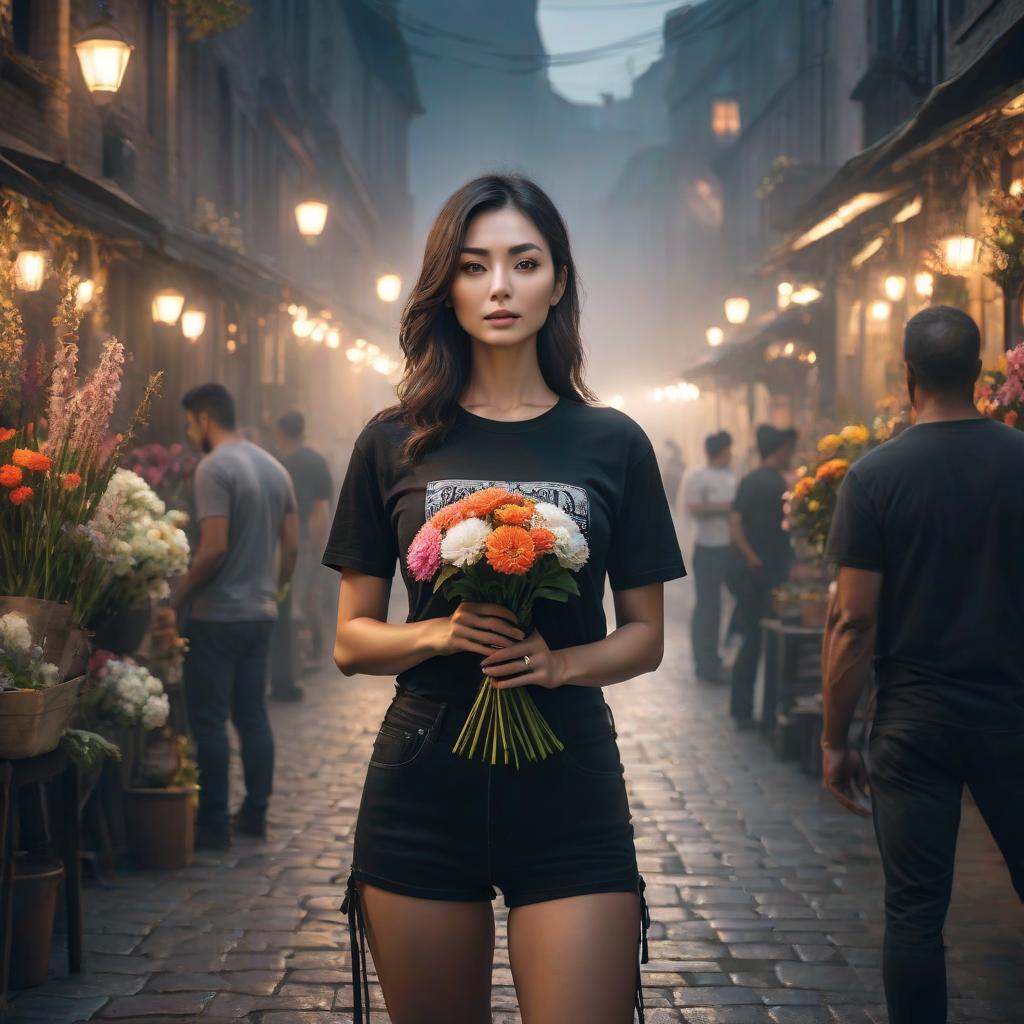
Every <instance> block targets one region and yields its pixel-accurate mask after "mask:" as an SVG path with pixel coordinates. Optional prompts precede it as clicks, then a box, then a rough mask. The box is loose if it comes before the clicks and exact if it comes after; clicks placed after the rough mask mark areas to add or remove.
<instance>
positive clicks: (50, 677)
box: [39, 661, 60, 687]
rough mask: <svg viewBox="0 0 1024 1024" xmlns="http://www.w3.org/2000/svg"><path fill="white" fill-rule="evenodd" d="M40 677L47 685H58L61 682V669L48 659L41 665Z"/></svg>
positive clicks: (43, 683)
mask: <svg viewBox="0 0 1024 1024" xmlns="http://www.w3.org/2000/svg"><path fill="white" fill-rule="evenodd" d="M39 678H40V681H41V682H42V685H43V686H44V687H45V686H56V685H57V683H59V682H60V669H59V668H58V667H57V666H56V665H52V664H50V662H48V661H44V662H43V663H42V665H40V666H39Z"/></svg>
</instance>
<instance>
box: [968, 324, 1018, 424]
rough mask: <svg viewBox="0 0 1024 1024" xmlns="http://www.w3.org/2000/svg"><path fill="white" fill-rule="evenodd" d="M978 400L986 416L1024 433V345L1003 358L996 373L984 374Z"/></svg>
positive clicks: (980, 380) (978, 390) (990, 371)
mask: <svg viewBox="0 0 1024 1024" xmlns="http://www.w3.org/2000/svg"><path fill="white" fill-rule="evenodd" d="M974 400H975V402H976V404H977V406H978V410H979V411H980V412H982V413H984V414H985V415H986V416H988V417H990V418H991V419H995V420H1001V421H1002V422H1003V423H1005V424H1007V426H1010V427H1016V429H1017V430H1024V343H1022V344H1020V345H1018V346H1017V347H1016V348H1013V349H1011V350H1010V351H1009V352H1007V353H1006V355H1004V356H1001V357H1000V359H999V363H998V364H997V366H996V368H995V369H994V370H988V371H986V372H985V373H983V374H982V375H981V378H980V379H979V380H978V384H977V386H976V388H975V390H974Z"/></svg>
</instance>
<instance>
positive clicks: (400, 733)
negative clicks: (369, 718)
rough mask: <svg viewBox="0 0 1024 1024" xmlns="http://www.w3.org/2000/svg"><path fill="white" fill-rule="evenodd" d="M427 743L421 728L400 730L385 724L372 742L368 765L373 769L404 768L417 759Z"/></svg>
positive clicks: (428, 740) (427, 740)
mask: <svg viewBox="0 0 1024 1024" xmlns="http://www.w3.org/2000/svg"><path fill="white" fill-rule="evenodd" d="M429 742H431V740H430V738H429V737H428V736H427V730H426V728H424V727H422V726H421V727H419V728H412V727H409V728H402V727H400V726H395V725H390V724H389V723H387V722H385V723H384V724H383V725H381V727H380V730H379V731H378V733H377V738H376V739H375V740H374V741H373V752H372V753H371V754H370V764H371V766H372V767H374V768H406V767H408V766H409V765H411V764H413V763H414V762H415V761H416V760H418V759H419V757H420V755H421V754H422V753H423V751H424V750H425V749H426V746H427V744H428V743H429Z"/></svg>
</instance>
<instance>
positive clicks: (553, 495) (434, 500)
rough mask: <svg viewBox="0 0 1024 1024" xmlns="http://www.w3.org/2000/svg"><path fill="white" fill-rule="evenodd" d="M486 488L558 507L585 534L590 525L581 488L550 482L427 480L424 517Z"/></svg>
mask: <svg viewBox="0 0 1024 1024" xmlns="http://www.w3.org/2000/svg"><path fill="white" fill-rule="evenodd" d="M485 487H503V488H505V490H506V491H513V492H514V493H516V494H522V495H523V496H524V497H526V498H533V499H534V500H535V501H546V502H548V503H549V504H551V505H555V506H556V507H557V508H560V509H561V510H562V511H563V512H564V513H565V514H566V515H567V516H569V517H570V518H571V519H572V520H573V522H574V523H576V525H577V526H578V527H579V528H580V530H581V531H582V532H583V535H584V536H586V535H587V530H588V528H589V526H590V498H589V497H588V496H587V492H586V491H585V490H584V489H583V488H582V487H577V486H575V485H574V484H561V483H556V482H555V481H552V480H430V481H428V482H427V497H426V501H425V512H426V518H427V519H430V517H431V516H433V515H435V514H436V513H437V512H438V511H440V510H441V509H442V508H444V506H445V505H450V504H451V503H452V502H453V501H459V499H461V498H464V497H466V495H467V494H472V493H473V492H474V491H482V490H483V489H484V488H485Z"/></svg>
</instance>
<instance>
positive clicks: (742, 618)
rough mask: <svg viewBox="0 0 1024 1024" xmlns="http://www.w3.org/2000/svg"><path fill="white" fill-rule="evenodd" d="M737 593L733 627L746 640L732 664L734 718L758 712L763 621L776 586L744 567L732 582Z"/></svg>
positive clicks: (731, 696)
mask: <svg viewBox="0 0 1024 1024" xmlns="http://www.w3.org/2000/svg"><path fill="white" fill-rule="evenodd" d="M732 590H733V593H734V594H735V596H736V612H735V614H734V615H733V627H734V628H735V629H736V630H737V631H738V632H739V634H740V637H741V638H742V642H741V644H740V650H739V654H737V655H736V663H735V664H734V665H733V667H732V693H731V695H730V701H729V713H730V714H731V715H732V716H733V718H752V717H753V714H754V683H755V682H756V681H757V665H758V662H759V661H760V660H761V620H762V619H763V618H764V617H765V615H767V614H768V610H769V608H770V607H771V601H772V586H771V584H770V583H769V582H768V580H767V579H766V578H765V576H764V573H762V572H751V571H750V570H749V569H744V570H742V571H741V572H740V573H738V574H737V576H736V579H735V580H734V583H733V585H732Z"/></svg>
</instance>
